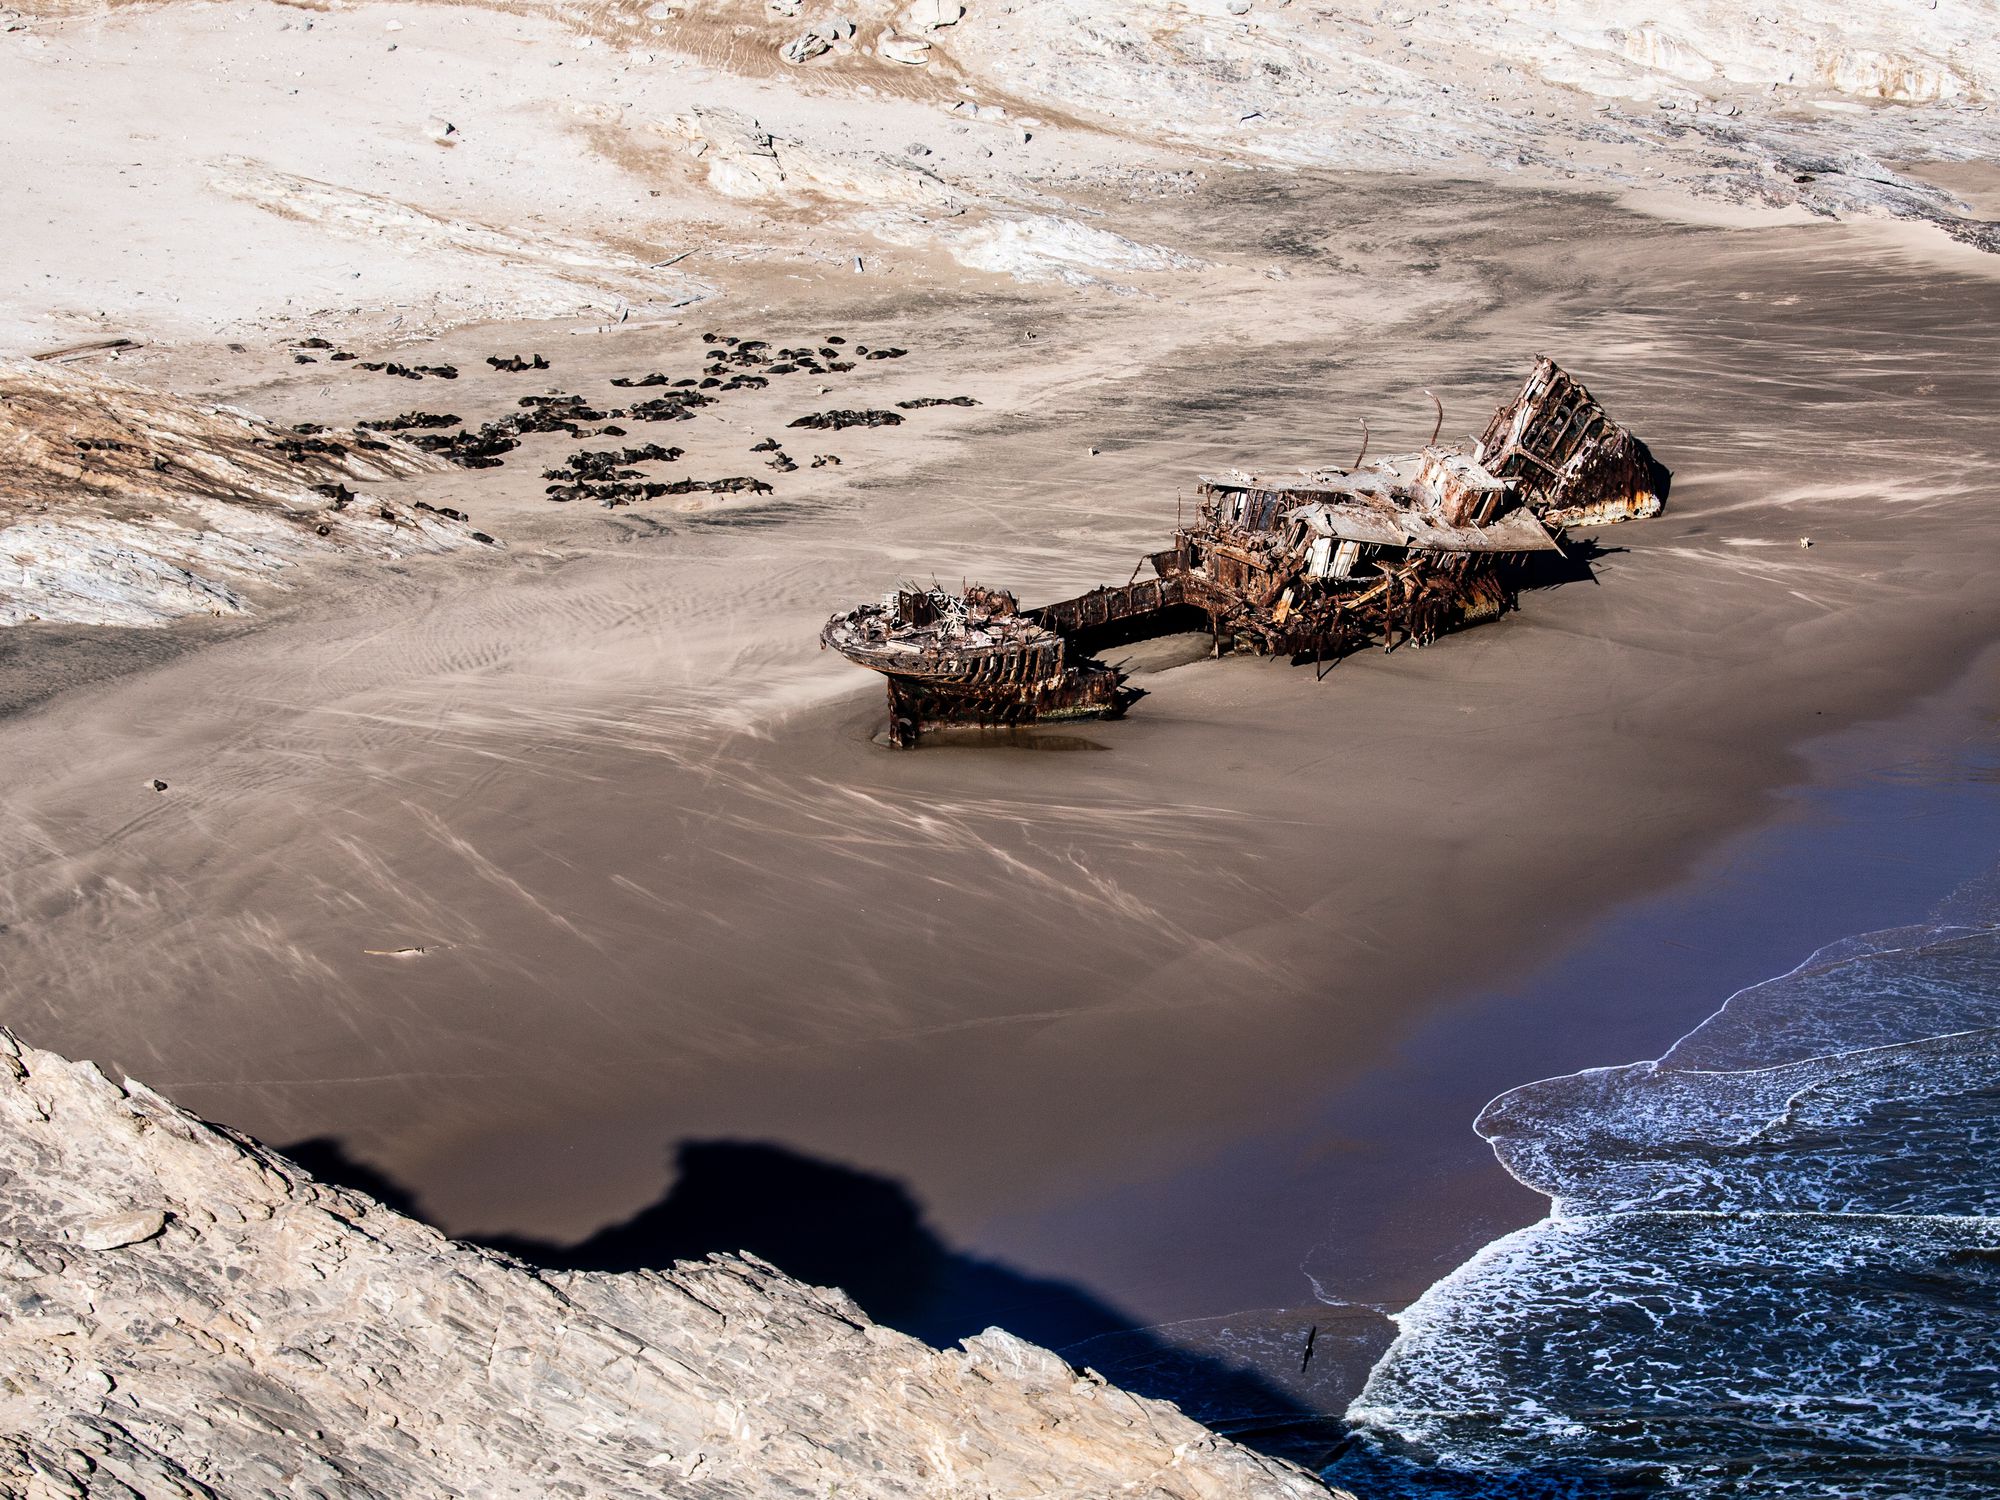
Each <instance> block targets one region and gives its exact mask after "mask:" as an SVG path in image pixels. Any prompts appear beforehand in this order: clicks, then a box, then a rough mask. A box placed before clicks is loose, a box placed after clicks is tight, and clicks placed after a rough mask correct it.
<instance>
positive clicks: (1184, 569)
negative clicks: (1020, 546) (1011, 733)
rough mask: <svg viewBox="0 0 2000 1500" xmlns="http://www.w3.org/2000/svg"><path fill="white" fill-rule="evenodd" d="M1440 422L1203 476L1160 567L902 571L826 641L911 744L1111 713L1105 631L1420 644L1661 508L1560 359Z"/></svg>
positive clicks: (1640, 466) (1339, 649)
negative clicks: (1197, 628) (1567, 554)
mask: <svg viewBox="0 0 2000 1500" xmlns="http://www.w3.org/2000/svg"><path fill="white" fill-rule="evenodd" d="M1435 399H1436V398H1433V400H1435ZM820 415H821V416H823V417H836V416H840V415H843V414H841V413H822V414H820ZM1443 421H1444V410H1443V406H1442V404H1440V405H1439V407H1438V427H1439V428H1442V426H1443ZM792 425H793V426H802V425H827V426H835V425H848V424H844V423H836V422H831V421H829V422H825V423H822V424H816V423H814V422H813V419H809V418H801V419H800V421H798V422H795V423H793V424H792ZM1364 431H1365V424H1364ZM1436 438H1437V431H1436V430H1435V429H1434V430H1433V432H1432V444H1433V446H1430V447H1426V448H1424V449H1422V450H1420V451H1418V452H1416V453H1408V454H1401V455H1398V456H1395V457H1392V458H1386V459H1380V460H1377V461H1376V462H1374V463H1372V464H1368V465H1367V466H1366V467H1363V466H1362V463H1361V460H1362V458H1364V457H1365V456H1366V439H1365V437H1364V439H1363V447H1362V452H1361V453H1360V454H1359V455H1357V457H1356V459H1355V461H1354V466H1353V467H1352V468H1346V469H1343V468H1335V467H1328V468H1321V469H1308V470H1301V471H1299V472H1297V473H1295V474H1279V475H1262V474H1251V473H1227V474H1219V475H1213V476H1207V477H1204V478H1203V479H1202V481H1201V490H1200V494H1201V497H1202V498H1201V506H1200V511H1199V513H1198V516H1197V518H1196V519H1195V520H1194V522H1193V523H1192V524H1188V525H1183V526H1181V527H1179V528H1178V529H1176V531H1175V532H1174V539H1173V545H1172V546H1171V547H1169V548H1167V549H1166V550H1165V551H1161V552H1156V553H1153V554H1151V555H1150V556H1148V557H1145V558H1142V559H1141V560H1140V564H1139V567H1145V566H1146V565H1148V564H1150V565H1151V567H1152V571H1153V575H1154V576H1153V577H1151V578H1148V579H1144V580H1141V579H1140V578H1139V577H1138V572H1139V569H1138V568H1135V569H1134V570H1133V576H1132V580H1131V581H1130V582H1127V583H1125V584H1123V585H1120V586H1117V587H1111V588H1097V589H1092V590H1091V591H1090V592H1089V593H1086V594H1081V595H1078V596H1077V597H1076V598H1073V599H1065V600H1062V601H1060V602H1058V603H1055V604H1047V605H1043V606H1042V607H1041V608H1039V609H1032V610H1025V611H1023V610H1021V609H1019V608H1018V606H1017V605H1016V603H1015V600H1014V596H1013V595H1012V594H1009V593H1006V592H1004V591H1002V590H995V589H985V588H977V587H973V588H968V589H966V591H965V592H964V593H963V594H952V593H949V592H947V591H946V590H944V589H942V588H938V587H935V586H933V587H931V588H917V587H905V588H901V589H898V590H896V591H895V592H894V593H891V594H888V595H885V596H884V597H883V599H882V601H881V602H880V603H877V604H864V605H861V606H858V607H857V608H854V609H850V610H847V611H846V612H844V613H842V614H837V615H835V616H834V617H833V618H832V619H830V620H829V621H828V622H827V623H826V625H825V627H824V628H823V629H822V630H821V631H820V644H821V645H822V646H832V647H833V648H834V649H835V650H837V651H839V652H840V653H841V654H842V655H843V656H845V657H847V658H848V659H849V660H850V661H853V662H854V663H856V664H857V665H859V666H864V667H868V668H870V669H872V670H874V671H877V672H880V673H882V674H883V675H884V676H885V677H886V678H887V679H888V686H889V714H890V739H891V741H892V743H894V744H896V745H898V746H905V747H906V746H910V745H914V744H915V743H916V741H917V738H918V736H919V734H920V733H921V731H922V729H923V728H924V726H925V725H927V724H934V723H973V724H989V725H1004V724H1018V723H1026V722H1030V721H1033V720H1037V719H1050V718H1067V717H1075V716H1078V715H1087V714H1097V715H1115V714H1118V713H1121V712H1123V710H1124V708H1125V706H1126V705H1127V704H1128V703H1129V702H1130V701H1131V698H1132V696H1133V695H1131V694H1129V693H1127V692H1126V691H1125V690H1124V688H1123V677H1122V676H1121V674H1119V673H1118V672H1117V671H1116V670H1115V669H1113V668H1111V667H1108V666H1106V665H1105V664H1104V663H1102V662H1100V661H1098V660H1096V659H1095V658H1094V657H1093V656H1092V655H1090V654H1089V653H1090V650H1091V648H1092V647H1093V645H1095V644H1096V643H1098V642H1100V641H1108V640H1114V639H1115V640H1131V639H1136V638H1138V637H1141V636H1144V635H1148V634H1159V633H1162V632H1164V631H1167V630H1173V629H1185V628H1187V626H1188V624H1189V623H1190V622H1193V621H1200V622H1202V623H1204V624H1205V625H1206V626H1207V628H1208V629H1209V631H1210V632H1211V633H1212V635H1213V638H1214V641H1215V649H1216V652H1217V654H1220V653H1221V652H1222V651H1224V650H1227V649H1249V650H1253V651H1255V652H1257V653H1259V654H1272V655H1285V656H1290V657H1291V658H1292V659H1293V660H1294V661H1304V660H1307V659H1310V660H1311V661H1313V662H1314V664H1315V667H1316V668H1319V669H1323V666H1322V664H1324V663H1326V662H1332V661H1338V660H1339V659H1340V658H1341V657H1342V656H1344V655H1347V654H1348V653H1350V652H1352V651H1354V650H1356V649H1359V648H1360V647H1362V646H1364V645H1367V644H1368V643H1370V642H1376V643H1379V644H1380V645H1381V646H1382V647H1383V649H1384V650H1389V649H1393V648H1394V647H1395V646H1397V645H1399V644H1404V643H1407V644H1410V645H1422V644H1424V643H1427V642H1429V641H1432V640H1434V639H1436V638H1437V637H1438V636H1440V635H1442V634H1444V633H1445V632H1447V631H1450V630H1455V629H1458V628H1460V627H1462V626H1466V625H1472V624H1477V623H1479V622H1480V621H1483V620H1490V619H1494V618H1496V617H1498V616H1499V615H1500V614H1501V613H1502V612H1503V611H1505V610H1507V609H1510V608H1512V607H1513V606H1514V603H1515V597H1516V590H1517V587H1518V585H1519V581H1520V580H1521V578H1522V576H1523V574H1524V572H1525V571H1526V569H1527V567H1528V566H1529V564H1530V562H1531V560H1532V559H1533V558H1535V557H1536V556H1537V555H1538V554H1549V553H1560V552H1561V550H1562V549H1561V547H1560V546H1559V545H1558V543H1557V540H1556V536H1555V532H1556V531H1559V530H1560V529H1561V528H1562V526H1563V525H1564V524H1569V525H1582V524H1587V523H1594V522H1604V521H1616V520H1626V519H1630V518H1633V517H1637V516H1650V515H1654V514H1657V513H1658V511H1659V509H1660V505H1661V497H1662V496H1664V494H1665V493H1666V489H1667V484H1668V480H1669V477H1670V476H1669V475H1668V473H1667V471H1666V469H1665V468H1664V467H1663V466H1661V465H1660V464H1659V462H1658V461H1657V460H1655V459H1654V458H1653V456H1652V453H1651V452H1650V450H1648V449H1647V447H1646V445H1645V444H1644V443H1642V442H1640V441H1639V440H1638V439H1637V438H1635V437H1633V436H1632V434H1631V433H1629V432H1627V431H1626V430H1625V429H1624V428H1622V427H1619V426H1618V425H1617V424H1615V423H1613V422H1612V421H1611V420H1610V418H1609V417H1607V416H1606V415H1605V414H1604V411H1603V409H1602V408H1601V407H1599V406H1598V405H1597V403H1596V402H1595V401H1594V400H1592V399H1591V397H1590V394H1589V393H1588V392H1587V391H1586V390H1584V388H1583V387H1582V386H1581V385H1580V384H1578V383H1577V382H1576V381H1574V380H1572V379H1571V378H1570V377H1569V376H1568V375H1567V374H1566V373H1564V372H1563V371H1562V370H1561V369H1560V368H1558V367H1557V366H1556V365H1555V364H1554V363H1553V362H1552V361H1550V360H1548V359H1546V358H1544V359H1542V360H1539V361H1538V362H1537V364H1536V366H1535V369H1534V371H1533V372H1532V373H1531V374H1530V375H1529V377H1528V380H1527V381H1526V383H1525V384H1524V385H1523V387H1522V389H1521V392H1520V393H1519V394H1518V395H1517V396H1516V397H1515V398H1514V399H1513V401H1511V402H1510V403H1509V404H1508V405H1506V406H1503V407H1502V408H1501V409H1500V411H1499V413H1498V414H1497V415H1496V416H1495V417H1494V420H1493V422H1492V423H1491V424H1490V425H1489V427H1488V429H1487V437H1486V438H1485V439H1483V440H1482V441H1481V443H1480V444H1479V445H1478V446H1477V447H1475V448H1474V450H1473V451H1472V452H1471V453H1469V454H1468V453H1466V452H1464V451H1463V450H1461V449H1459V448H1456V447H1450V446H1444V447H1440V446H1436V445H1435V444H1436ZM1090 451H1091V452H1092V453H1095V452H1096V451H1097V450H1096V449H1095V448H1093V449H1091V450H1090ZM817 462H818V460H815V463H817ZM1552 528H1553V529H1552Z"/></svg>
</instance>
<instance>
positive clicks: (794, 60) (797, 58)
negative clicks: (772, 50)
mask: <svg viewBox="0 0 2000 1500" xmlns="http://www.w3.org/2000/svg"><path fill="white" fill-rule="evenodd" d="M832 50H833V43H832V42H830V41H828V40H827V39H826V38H825V37H823V36H821V35H820V34H819V33H818V32H817V31H802V32H800V33H799V34H798V35H797V36H795V37H793V38H792V39H791V40H790V41H789V42H786V43H785V45H784V46H782V47H780V48H779V49H778V56H779V57H780V58H782V59H783V60H784V61H786V62H788V63H790V64H792V65H793V66H794V67H798V66H800V65H802V64H804V63H809V62H811V61H812V60H813V59H814V58H815V57H823V56H825V55H826V54H827V53H829V52H831V51H832Z"/></svg>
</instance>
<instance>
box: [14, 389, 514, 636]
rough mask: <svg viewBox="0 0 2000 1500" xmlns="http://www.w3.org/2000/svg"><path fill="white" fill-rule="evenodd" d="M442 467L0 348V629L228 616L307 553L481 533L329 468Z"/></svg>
mask: <svg viewBox="0 0 2000 1500" xmlns="http://www.w3.org/2000/svg"><path fill="white" fill-rule="evenodd" d="M448 467H450V465H449V464H447V463H446V462H445V461H444V460H443V459H440V458H437V457H435V456H434V455H432V454H429V453H425V452H423V451H422V450H420V449H418V448H416V447H414V446H412V445H411V444H409V443H406V442H404V441H403V440H402V439H400V438H396V437H392V436H389V435H387V434H384V433H356V432H338V431H326V430H322V429H317V428H314V429H311V430H309V431H303V430H295V429H289V428H281V427H276V426H273V425H272V424H271V423H269V422H266V421H264V420H263V419H262V418H260V417H255V416H252V415H251V414H250V413H248V412H245V411H238V410H236V409H235V408H232V407H226V406H206V405H201V404H199V403H196V402H192V401H186V400H182V399H180V398H178V397H173V396H165V395H161V394H159V393H157V392H154V391H146V390H141V389H140V388H138V387H136V386H131V385H125V384H121V383H120V382H118V381H114V380H108V379H106V378H104V377H102V376H98V375H91V374H87V373H84V372H81V371H76V370H69V369H64V368H62V367H60V366H58V365H54V364H47V363H39V362H36V361H33V360H0V625H19V624H23V623H26V622H28V621H33V620H53V621H61V622H65V623H69V624H79V625H163V624H165V623H166V622H168V621H169V620H172V619H175V618H178V617H180V616H183V615H192V614H218V615H228V614H240V613H242V612H243V611H244V609H246V608H247V603H246V596H245V592H244V591H245V589H246V588H248V587H249V586H251V585H253V584H256V583H259V582H263V583H275V582H276V581H277V577H278V575H279V574H280V573H281V572H282V571H283V570H285V569H287V568H289V567H290V566H292V565H293V564H294V563H297V562H300V561H302V560H305V559H307V558H310V557H313V556H315V555H328V554H333V553H339V552H343V551H345V552H360V553H364V554H372V555H375V556H381V557H401V556H405V555H408V554H410V553H415V552H442V551H447V550H449V549H451V548H454V547H461V546H465V545H467V544H470V543H478V542H483V541H490V538H486V537H483V536H481V535H480V534H479V533H477V532H474V531H472V530H471V529H470V528H469V527H468V526H466V525H465V524H464V523H463V522H462V521H461V520H459V519H457V518H456V517H455V515H447V514H446V513H444V512H443V511H440V510H435V509H425V508H422V507H417V506H413V505H411V504H409V503H406V502H402V501H390V500H385V499H381V498H377V497H374V496H370V497H368V498H367V499H365V500H363V499H361V498H359V497H357V496H356V495H354V494H353V493H352V492H351V491H349V490H348V489H347V488H346V486H345V484H344V483H343V481H345V480H355V481H358V482H366V481H369V480H382V479H395V478H400V477H403V476H406V475H411V474H420V473H426V472H432V471H436V470H440V469H445V468H448Z"/></svg>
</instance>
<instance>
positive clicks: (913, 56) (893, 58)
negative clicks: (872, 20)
mask: <svg viewBox="0 0 2000 1500" xmlns="http://www.w3.org/2000/svg"><path fill="white" fill-rule="evenodd" d="M875 55H876V56H877V57H879V58H881V59H882V60H883V61H885V62H892V63H901V64H903V65H904V66H905V67H910V68H921V67H922V66H923V65H924V64H925V63H927V62H929V61H930V60H931V44H930V43H929V42H927V41H925V40H924V39H923V38H922V37H914V36H898V35H897V34H896V33H895V32H893V31H885V32H883V33H882V35H881V36H880V37H879V38H878V39H877V40H876V42H875Z"/></svg>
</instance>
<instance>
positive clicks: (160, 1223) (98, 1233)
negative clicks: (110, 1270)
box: [76, 1208, 167, 1250]
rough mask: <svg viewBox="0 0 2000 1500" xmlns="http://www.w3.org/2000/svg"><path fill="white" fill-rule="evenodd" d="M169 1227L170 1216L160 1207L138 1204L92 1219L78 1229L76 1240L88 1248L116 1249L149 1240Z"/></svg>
mask: <svg viewBox="0 0 2000 1500" xmlns="http://www.w3.org/2000/svg"><path fill="white" fill-rule="evenodd" d="M166 1227H167V1216H166V1214H164V1213H163V1212H161V1211H160V1210H159V1209H157V1208H135V1209H132V1210H130V1211H128V1212H126V1213H122V1214H106V1215H105V1216H104V1217H103V1218H101V1219H92V1220H91V1221H90V1222H89V1223H87V1224H84V1225H82V1226H81V1227H80V1228H79V1229H78V1230H77V1232H76V1242H77V1244H79V1245H81V1246H82V1247H83V1248H84V1249H86V1250H116V1249H118V1248H119V1247H121V1246H123V1245H136V1244H138V1243H140V1242H141V1241H142V1240H150V1239H151V1238H152V1237H153V1236H154V1235H156V1234H158V1233H159V1232H160V1231H161V1230H162V1229H165V1228H166Z"/></svg>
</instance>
